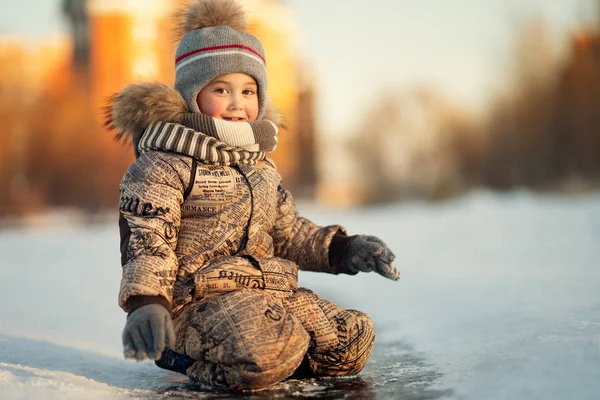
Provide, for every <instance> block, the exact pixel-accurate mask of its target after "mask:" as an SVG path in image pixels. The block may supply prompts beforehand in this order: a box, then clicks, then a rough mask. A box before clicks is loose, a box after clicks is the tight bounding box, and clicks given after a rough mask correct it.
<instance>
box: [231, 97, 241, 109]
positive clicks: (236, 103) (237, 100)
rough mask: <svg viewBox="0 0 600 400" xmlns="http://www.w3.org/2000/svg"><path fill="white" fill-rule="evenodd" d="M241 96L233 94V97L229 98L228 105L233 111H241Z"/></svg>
mask: <svg viewBox="0 0 600 400" xmlns="http://www.w3.org/2000/svg"><path fill="white" fill-rule="evenodd" d="M242 105H243V103H242V96H241V95H239V94H234V95H233V96H231V102H230V103H229V107H230V108H232V109H234V110H240V109H242Z"/></svg>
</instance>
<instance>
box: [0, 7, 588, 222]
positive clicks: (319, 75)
mask: <svg viewBox="0 0 600 400" xmlns="http://www.w3.org/2000/svg"><path fill="white" fill-rule="evenodd" d="M185 3H186V2H185V1H177V0H143V1H142V0H38V1H36V4H35V6H32V5H31V4H28V2H27V1H22V2H14V1H8V0H0V7H1V10H2V12H1V13H0V121H2V124H3V126H2V130H1V133H0V187H2V190H0V216H1V217H19V216H20V217H24V216H28V215H34V214H43V213H44V212H45V211H47V210H50V209H58V208H61V209H62V208H69V209H79V210H83V211H84V212H85V213H86V214H89V215H97V214H99V213H102V212H104V211H106V210H111V211H112V210H116V205H117V201H118V197H119V193H118V185H119V181H120V179H121V177H122V175H123V173H124V172H125V170H126V169H127V168H128V166H129V165H130V163H131V162H132V161H133V159H134V156H133V151H132V149H131V147H130V145H128V146H124V145H122V144H120V143H117V142H116V141H115V140H114V133H112V132H108V131H107V130H106V129H105V128H104V127H103V124H102V122H103V114H102V106H103V105H105V103H106V100H107V98H108V97H109V96H110V95H111V94H113V93H114V92H117V91H119V90H120V89H122V88H123V87H124V86H125V85H126V84H128V83H131V82H134V81H137V80H158V81H161V82H165V83H168V84H172V83H173V78H174V68H173V67H174V57H173V54H174V50H175V47H176V44H177V43H176V41H175V40H174V38H173V35H172V31H171V25H172V24H171V15H172V13H173V11H175V10H176V9H178V8H179V7H181V6H182V5H184V4H185ZM243 4H244V6H245V8H246V10H247V11H248V13H249V30H250V31H251V32H252V33H254V34H256V35H257V36H258V37H259V38H260V39H261V40H262V42H263V44H264V46H265V49H266V53H267V59H268V73H269V82H270V87H269V96H270V97H271V98H272V100H273V101H274V103H275V105H276V106H277V107H278V108H279V109H280V110H281V111H282V113H283V114H284V116H285V119H286V123H287V126H288V129H287V131H284V132H282V133H281V134H280V146H279V148H278V149H277V151H276V152H275V153H274V154H273V158H274V159H275V160H276V162H277V164H278V166H279V169H280V172H281V173H282V175H283V177H284V184H285V185H286V186H287V187H289V188H290V189H292V191H293V192H294V193H295V195H296V197H299V198H305V199H314V200H317V201H319V202H321V203H325V204H327V205H330V206H336V207H342V206H347V207H350V206H363V205H369V204H375V203H378V204H379V203H387V202H397V201H401V200H405V199H422V200H428V201H429V200H432V201H439V200H446V199H451V198H454V197H456V196H461V195H463V194H465V193H467V192H469V191H470V190H473V189H480V188H486V189H490V190H498V191H508V190H513V189H518V188H527V189H531V190H534V191H541V192H545V193H546V192H553V193H556V192H558V193H565V192H568V193H585V192H589V191H592V190H595V189H597V188H598V184H599V182H600V129H599V127H600V113H599V112H598V109H599V108H600V1H598V0H551V1H548V0H521V1H516V0H515V1H512V0H511V1H507V0H487V1H485V2H482V1H478V0H463V1H460V2H456V1H451V0H429V1H421V2H414V1H405V0H376V1H370V2H366V1H358V0H347V1H344V2H343V3H342V2H339V1H333V0H246V1H243Z"/></svg>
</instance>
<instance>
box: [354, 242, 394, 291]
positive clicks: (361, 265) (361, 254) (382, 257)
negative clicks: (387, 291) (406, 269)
mask: <svg viewBox="0 0 600 400" xmlns="http://www.w3.org/2000/svg"><path fill="white" fill-rule="evenodd" d="M395 258H396V256H395V255H394V253H392V251H391V250H390V249H389V247H387V245H386V244H385V243H384V242H383V240H381V239H379V238H377V237H375V236H368V235H358V236H356V237H354V238H353V239H352V241H350V243H348V245H347V247H346V249H345V252H344V257H343V259H342V266H343V268H344V269H346V270H347V271H348V272H349V273H352V274H356V273H358V272H371V271H375V272H377V273H378V274H380V275H382V276H384V277H386V278H388V279H392V280H394V281H397V280H398V279H400V272H399V271H398V269H396V267H394V265H393V262H394V259H395Z"/></svg>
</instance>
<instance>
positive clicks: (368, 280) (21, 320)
mask: <svg viewBox="0 0 600 400" xmlns="http://www.w3.org/2000/svg"><path fill="white" fill-rule="evenodd" d="M300 210H301V213H302V214H303V215H305V216H307V217H309V218H311V219H312V220H313V221H315V222H318V223H320V224H332V223H342V224H343V225H344V226H346V227H347V228H348V231H349V232H350V233H351V234H353V233H359V232H360V233H368V234H376V235H379V236H380V237H382V238H383V239H384V240H386V241H387V242H388V243H389V245H390V247H391V248H392V249H393V250H394V252H395V253H396V255H397V262H396V263H397V266H398V267H399V268H400V270H401V273H402V276H401V279H400V281H399V282H392V281H388V280H385V279H383V278H382V277H379V276H377V275H374V274H362V275H358V276H354V277H352V276H329V275H322V274H313V273H301V277H300V283H301V285H302V286H305V287H309V288H311V289H313V290H314V291H315V292H316V293H318V294H319V295H321V296H322V297H324V298H327V299H330V300H332V301H335V302H337V303H338V304H340V305H342V306H344V307H346V308H354V309H360V310H362V311H365V312H367V313H368V314H369V315H370V316H371V318H372V319H373V321H374V323H375V326H376V332H377V339H376V346H375V350H374V353H373V356H372V357H371V360H370V361H369V363H368V365H367V367H366V368H365V370H364V371H363V372H362V373H361V374H360V375H359V376H358V377H355V378H344V379H333V380H310V381H302V382H300V381H286V382H284V383H282V384H280V385H278V386H277V387H276V388H275V389H274V390H272V391H267V392H259V393H258V394H256V395H254V396H252V397H255V398H290V397H295V398H300V397H302V398H305V397H321V398H341V397H344V396H346V397H349V398H365V399H370V398H371V399H372V398H377V399H396V398H399V397H402V398H408V399H410V398H422V399H429V398H430V399H434V398H461V399H480V398H485V399H538V398H539V399H565V398H577V399H596V398H598V396H599V393H600V268H599V267H600V194H593V195H586V196H579V197H567V196H540V195H536V194H532V193H529V192H524V191H523V192H514V193H511V194H508V195H496V194H491V193H488V192H477V193H473V194H471V195H469V196H467V197H464V198H461V199H458V200H455V201H453V202H449V203H440V204H426V203H417V202H415V203H403V204H399V205H390V206H385V207H378V208H372V209H367V210H361V211H360V212H357V211H334V210H330V209H324V208H320V207H317V206H314V205H310V204H301V205H300ZM45 221H46V222H44V220H41V221H37V222H36V223H32V224H30V225H28V226H26V227H21V228H19V227H14V226H13V227H11V228H6V229H4V230H0V254H2V255H3V260H2V262H1V263H0V399H11V400H12V399H83V400H87V399H165V398H195V399H198V398H202V399H217V398H219V399H223V398H235V396H231V395H226V397H224V396H225V395H223V394H218V393H210V392H206V391H202V388H201V387H199V386H197V385H195V384H193V383H191V382H189V381H188V380H187V379H186V377H184V376H183V375H177V374H174V373H170V372H167V371H163V370H160V369H158V368H156V367H155V366H154V365H153V364H152V363H150V362H144V363H135V362H131V361H125V360H123V359H122V355H121V343H120V341H121V339H120V333H121V330H122V328H123V325H124V321H125V315H124V313H123V312H122V311H121V310H120V309H119V308H118V306H117V305H116V297H117V293H118V288H119V280H120V263H119V260H120V256H119V252H118V248H119V236H118V232H117V224H116V218H113V221H112V222H111V223H107V222H98V221H97V223H96V224H93V225H91V226H88V227H85V228H84V227H82V226H81V224H80V222H78V220H77V219H73V218H56V217H54V218H48V219H46V220H45ZM199 390H200V391H201V392H198V391H199Z"/></svg>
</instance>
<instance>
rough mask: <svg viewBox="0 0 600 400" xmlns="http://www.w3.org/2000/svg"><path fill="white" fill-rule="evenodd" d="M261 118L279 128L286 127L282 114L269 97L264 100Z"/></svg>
mask: <svg viewBox="0 0 600 400" xmlns="http://www.w3.org/2000/svg"><path fill="white" fill-rule="evenodd" d="M263 119H267V120H269V121H271V122H273V123H274V124H275V125H277V127H278V128H279V129H286V126H285V123H284V118H283V116H282V115H281V113H280V112H279V110H278V109H277V107H275V105H274V104H273V102H271V99H269V98H267V101H265V116H264V117H263Z"/></svg>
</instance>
